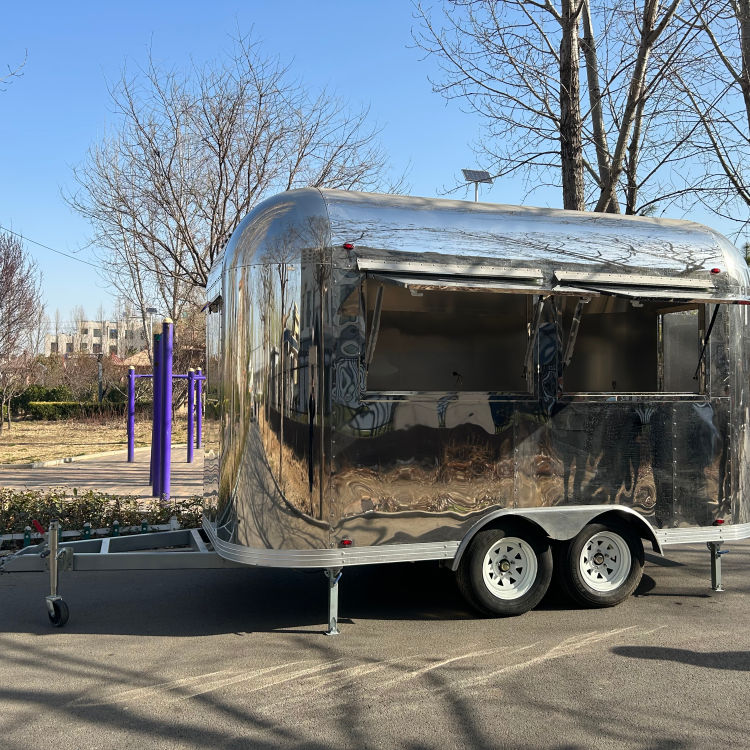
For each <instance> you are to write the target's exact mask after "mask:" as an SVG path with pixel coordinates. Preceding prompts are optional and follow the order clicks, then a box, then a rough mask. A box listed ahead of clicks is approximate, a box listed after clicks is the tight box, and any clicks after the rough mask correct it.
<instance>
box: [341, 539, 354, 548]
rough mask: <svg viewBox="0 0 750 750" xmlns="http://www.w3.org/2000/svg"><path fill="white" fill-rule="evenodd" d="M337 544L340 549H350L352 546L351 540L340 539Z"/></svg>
mask: <svg viewBox="0 0 750 750" xmlns="http://www.w3.org/2000/svg"><path fill="white" fill-rule="evenodd" d="M339 544H340V545H341V546H342V547H351V546H352V540H351V539H342V540H341V541H340V542H339Z"/></svg>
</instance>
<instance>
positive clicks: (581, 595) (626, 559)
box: [558, 523, 644, 607]
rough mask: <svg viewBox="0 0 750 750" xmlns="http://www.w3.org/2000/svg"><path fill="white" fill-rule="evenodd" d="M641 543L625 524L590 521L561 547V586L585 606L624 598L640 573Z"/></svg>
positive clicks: (609, 605)
mask: <svg viewBox="0 0 750 750" xmlns="http://www.w3.org/2000/svg"><path fill="white" fill-rule="evenodd" d="M643 562H644V556H643V543H642V542H641V540H640V538H639V537H638V536H637V534H635V532H634V531H633V530H632V529H631V528H630V527H629V526H627V525H626V524H619V523H609V524H602V523H590V524H588V525H587V526H584V527H583V529H581V531H580V532H579V533H578V535H577V536H576V537H575V538H574V539H573V540H572V541H570V542H569V543H568V544H565V545H562V546H561V547H560V552H559V559H558V570H559V573H560V581H561V583H562V585H563V588H565V590H566V591H567V593H568V594H569V595H570V596H571V598H572V599H574V600H575V601H576V602H578V603H579V604H583V605H584V606H587V607H614V606H615V605H616V604H619V603H620V602H622V601H624V600H625V599H627V598H628V597H629V596H630V595H631V594H632V593H633V592H634V591H635V589H636V587H637V586H638V584H639V583H640V580H641V576H642V575H643Z"/></svg>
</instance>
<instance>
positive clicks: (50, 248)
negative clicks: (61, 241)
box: [0, 224, 99, 269]
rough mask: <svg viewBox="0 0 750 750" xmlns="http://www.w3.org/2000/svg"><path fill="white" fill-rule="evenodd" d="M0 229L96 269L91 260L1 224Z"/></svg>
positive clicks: (96, 266)
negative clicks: (78, 256)
mask: <svg viewBox="0 0 750 750" xmlns="http://www.w3.org/2000/svg"><path fill="white" fill-rule="evenodd" d="M0 230H2V231H3V232H7V233H8V234H13V235H15V236H16V237H19V238H20V239H22V240H24V242H30V243H31V244H32V245H38V246H39V247H43V248H44V249H45V250H50V251H51V252H53V253H57V254H58V255H63V256H65V257H66V258H70V259H71V260H75V261H78V263H85V264H86V265H87V266H91V267H92V268H96V269H98V268H99V266H98V265H97V264H96V263H92V262H91V261H88V260H84V259H83V258H77V257H76V256H75V255H70V253H64V252H63V251H62V250H57V249H55V248H54V247H50V246H49V245H45V244H44V243H43V242H37V241H36V240H32V239H31V238H30V237H26V236H24V235H23V234H21V233H20V232H14V231H13V230H12V229H8V228H7V227H4V226H2V224H0Z"/></svg>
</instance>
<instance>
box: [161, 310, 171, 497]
mask: <svg viewBox="0 0 750 750" xmlns="http://www.w3.org/2000/svg"><path fill="white" fill-rule="evenodd" d="M161 341H162V343H161V345H162V358H161V413H162V418H161V487H160V492H159V497H160V498H161V499H162V500H168V499H169V493H170V490H171V486H170V485H171V478H172V350H173V346H174V326H173V324H172V321H171V320H170V319H169V318H165V319H164V323H162V329H161Z"/></svg>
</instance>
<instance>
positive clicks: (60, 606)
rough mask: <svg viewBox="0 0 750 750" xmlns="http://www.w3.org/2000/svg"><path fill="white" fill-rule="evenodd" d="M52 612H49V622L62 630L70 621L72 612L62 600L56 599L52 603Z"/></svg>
mask: <svg viewBox="0 0 750 750" xmlns="http://www.w3.org/2000/svg"><path fill="white" fill-rule="evenodd" d="M52 609H53V611H52V612H49V611H48V612H47V615H48V616H49V621H50V622H51V623H52V624H53V625H54V626H55V627H56V628H61V627H63V625H65V623H66V622H67V621H68V617H70V610H69V609H68V605H67V604H66V603H65V602H64V601H63V600H62V599H56V600H55V601H54V602H52Z"/></svg>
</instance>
